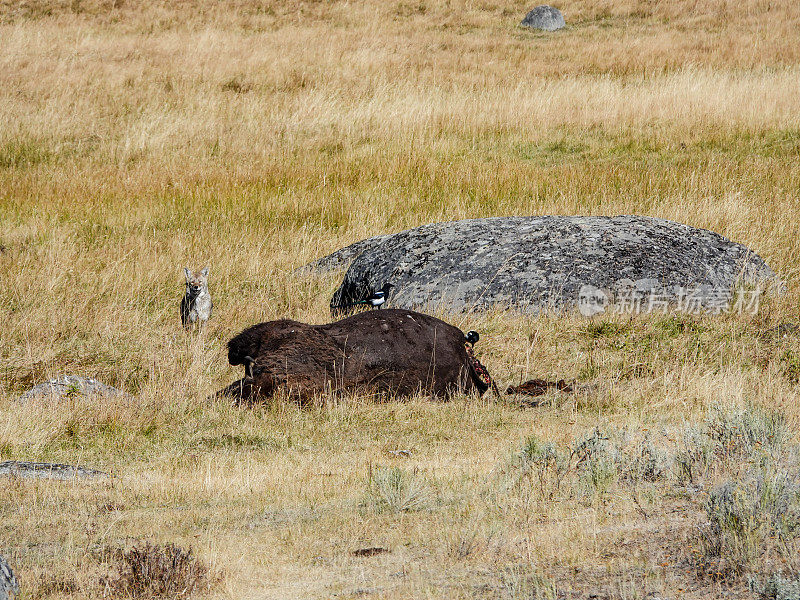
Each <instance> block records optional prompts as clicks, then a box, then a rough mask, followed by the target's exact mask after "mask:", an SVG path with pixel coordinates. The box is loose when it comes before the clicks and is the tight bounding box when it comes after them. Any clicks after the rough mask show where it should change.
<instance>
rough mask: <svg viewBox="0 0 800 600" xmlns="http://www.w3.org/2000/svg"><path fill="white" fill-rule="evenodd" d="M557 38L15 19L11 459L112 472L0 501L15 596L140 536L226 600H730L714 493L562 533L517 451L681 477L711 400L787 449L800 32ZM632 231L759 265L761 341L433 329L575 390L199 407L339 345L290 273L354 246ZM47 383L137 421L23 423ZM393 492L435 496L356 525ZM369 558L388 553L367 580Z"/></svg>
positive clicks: (6, 450) (80, 0) (459, 318)
mask: <svg viewBox="0 0 800 600" xmlns="http://www.w3.org/2000/svg"><path fill="white" fill-rule="evenodd" d="M559 7H560V8H561V9H562V10H563V12H564V14H565V15H566V18H567V21H568V23H569V27H568V28H567V29H566V30H564V31H562V32H558V33H555V34H552V35H545V34H539V33H534V32H529V31H523V30H521V29H519V28H517V26H516V25H517V23H518V22H519V21H520V20H521V18H522V17H523V16H524V13H525V11H526V10H527V9H528V8H530V7H529V6H528V5H526V4H524V3H522V2H519V1H516V0H514V1H513V2H509V3H506V4H502V3H496V2H492V1H490V0H484V1H474V2H473V1H438V0H437V1H431V2H428V1H424V0H420V1H408V0H403V1H400V2H378V1H376V0H363V1H356V2H353V1H347V2H338V1H307V2H299V1H288V2H284V1H281V2H277V1H275V2H269V1H265V2H256V1H253V0H240V1H231V2H226V3H220V2H216V1H201V0H198V1H185V2H169V3H167V2H164V3H151V2H137V1H132V0H114V1H113V2H111V1H102V2H101V1H94V0H71V1H69V2H65V1H64V2H62V1H43V0H29V1H27V2H19V1H16V0H0V249H1V250H0V380H1V381H2V384H0V459H2V460H8V459H20V460H23V459H29V460H53V461H63V462H69V463H81V464H85V465H88V466H91V467H95V468H100V469H105V470H110V471H113V472H114V474H115V475H116V477H115V479H113V480H112V481H111V482H108V483H102V482H101V483H92V484H83V483H78V482H76V483H74V484H53V483H44V482H40V483H26V482H22V481H16V480H3V481H0V497H2V501H0V517H1V520H0V522H1V523H2V526H1V527H2V529H0V531H1V532H2V533H0V554H4V555H6V556H8V557H9V558H11V559H12V564H13V565H14V566H15V567H16V569H17V570H18V571H19V574H20V579H21V582H22V585H23V589H24V590H26V591H25V594H26V596H25V597H26V598H45V597H47V598H59V597H70V598H93V597H98V594H100V593H101V591H99V590H100V588H99V587H98V585H99V584H98V582H99V579H100V577H102V576H104V571H103V569H104V568H105V567H104V565H103V563H102V561H99V560H98V559H97V555H98V552H100V551H101V550H102V549H103V548H105V547H107V546H113V547H120V546H124V545H125V544H127V543H129V542H131V541H132V540H149V541H152V542H155V543H167V542H174V543H176V544H178V545H180V546H182V547H184V548H186V547H190V546H191V547H193V548H194V549H195V551H196V553H197V554H198V555H199V556H200V557H201V558H202V560H203V561H204V562H205V563H206V564H207V565H208V566H209V568H210V571H211V572H212V573H213V574H214V576H215V577H216V576H219V583H217V584H215V587H214V588H213V591H212V592H211V593H212V595H213V596H214V597H219V598H327V597H332V596H333V595H334V594H338V597H343V598H349V597H356V596H358V597H375V598H475V597H485V598H527V597H533V594H534V593H537V592H536V590H538V593H539V594H540V595H544V597H547V595H546V594H547V593H548V590H552V589H553V588H555V589H557V590H558V591H559V593H561V594H566V595H567V596H568V597H575V598H585V597H588V596H589V594H591V593H597V594H599V595H600V597H603V595H607V596H608V597H610V598H615V599H616V598H626V599H627V598H642V597H643V596H644V595H645V594H646V593H647V592H650V591H657V592H662V593H663V595H665V596H667V597H687V598H701V597H702V598H705V597H718V596H719V594H720V593H721V592H722V590H723V589H725V590H726V591H727V592H728V593H731V594H733V595H734V596H736V595H739V596H741V595H744V594H745V591H744V589H745V588H744V583H743V580H736V579H732V580H730V581H723V582H717V581H715V580H714V579H713V578H708V577H706V578H702V577H700V578H699V577H697V575H696V574H695V573H693V572H692V569H691V568H690V565H689V562H687V560H688V559H687V554H686V548H685V545H684V540H685V539H688V538H687V536H689V535H690V531H691V529H692V527H693V526H694V525H696V523H698V522H699V521H700V520H702V515H701V514H700V512H701V511H700V506H701V504H702V500H703V498H704V493H705V492H706V491H707V490H708V487H706V488H704V491H701V492H699V493H697V494H696V495H694V496H691V495H689V496H688V497H687V495H680V494H677V493H676V492H675V488H674V487H670V486H669V485H667V484H664V483H660V484H654V485H652V486H650V487H646V489H644V490H643V491H642V492H641V496H640V497H638V496H637V497H634V495H633V494H631V493H630V490H628V489H627V488H625V487H624V486H615V487H613V488H612V489H611V490H609V491H606V492H602V493H599V492H598V493H596V494H594V495H590V496H574V495H570V494H563V495H562V496H560V497H558V498H557V501H555V502H548V501H544V500H543V499H542V498H540V497H538V496H537V494H536V493H535V489H534V487H532V486H521V487H516V488H511V489H509V488H508V486H507V477H506V475H505V474H504V473H505V469H506V465H507V464H508V462H509V460H511V458H512V456H514V455H515V454H516V453H518V452H519V451H520V449H521V447H522V445H523V442H524V440H525V438H526V437H528V436H530V435H532V434H535V435H537V436H539V437H540V438H542V439H545V440H552V441H554V442H558V443H562V444H569V443H572V442H573V441H574V440H576V439H580V438H581V437H582V436H584V435H585V434H586V432H589V431H591V430H593V429H594V428H595V427H596V426H598V425H599V426H601V427H603V428H607V429H621V428H628V429H629V430H630V431H632V432H637V433H636V435H641V434H642V431H643V430H644V429H646V430H648V431H650V432H652V434H653V436H654V438H655V440H656V442H657V444H658V445H659V446H660V447H663V448H666V449H669V448H672V447H674V444H675V441H674V440H675V439H676V435H677V433H676V432H677V431H678V430H679V429H680V427H681V426H682V425H683V423H684V422H686V421H689V422H697V421H700V420H702V418H703V417H704V415H706V413H707V412H708V410H709V408H710V407H711V406H713V405H715V404H721V405H725V406H728V405H737V406H741V405H747V404H753V405H757V406H766V407H769V408H773V409H779V410H782V411H784V412H785V413H786V414H787V418H788V419H789V422H790V424H791V425H792V427H793V428H794V430H795V431H796V428H797V425H798V423H799V422H800V421H799V419H800V409H798V408H797V407H798V400H800V398H799V397H798V389H797V373H798V372H800V358H798V357H800V347H799V346H798V342H797V340H796V339H794V338H793V339H788V340H784V341H781V342H768V341H764V340H763V339H762V338H760V337H759V333H760V332H761V331H763V330H764V329H765V328H767V327H769V326H772V325H774V324H776V323H778V322H781V321H784V320H797V318H798V315H797V300H798V287H797V275H798V270H797V256H798V255H800V241H798V240H800V236H798V229H797V225H796V224H797V223H798V222H800V198H799V197H798V194H800V166H798V165H800V161H798V159H799V158H800V77H799V76H800V46H798V44H797V43H796V40H797V39H798V34H799V33H800V5H798V4H797V3H794V2H789V1H783V2H775V1H774V0H773V1H771V2H767V1H766V0H745V1H742V2H735V3H734V2H725V1H723V0H699V1H695V0H693V1H688V0H666V1H663V2H647V1H644V0H642V1H634V0H630V1H626V2H611V1H605V0H580V1H578V0H575V1H565V2H563V3H562V4H561V5H560V6H559ZM621 213H638V214H648V215H653V216H658V217H664V218H670V219H674V220H678V221H681V222H684V223H688V224H691V225H695V226H700V227H707V228H710V229H713V230H715V231H718V232H720V233H722V234H724V235H726V236H728V237H730V238H731V239H733V240H735V241H738V242H742V243H746V244H748V245H749V246H751V247H752V248H754V249H755V250H756V251H757V252H759V253H760V254H761V255H762V256H763V257H764V258H765V259H766V260H767V261H768V262H769V263H770V265H771V266H772V267H773V268H774V269H775V270H776V271H778V272H779V273H780V275H781V276H782V277H784V279H785V280H786V281H787V285H788V290H789V291H788V294H787V295H786V297H785V298H783V299H778V300H774V301H772V302H771V303H770V304H769V305H768V306H766V307H763V310H762V311H761V312H760V314H759V315H757V316H755V317H752V316H729V317H725V318H721V319H716V320H713V319H706V318H702V319H698V320H694V319H689V320H688V321H686V322H684V321H681V320H678V321H676V320H671V319H665V318H661V317H652V318H641V319H636V320H635V321H633V322H632V323H628V322H627V320H624V319H617V320H615V321H614V323H616V324H617V325H619V327H618V328H607V329H606V330H601V331H600V332H598V331H597V330H596V329H593V328H592V326H590V325H587V322H586V321H584V320H582V319H579V318H577V317H575V316H567V317H563V318H561V317H558V316H548V317H542V318H539V319H533V318H528V317H520V316H518V315H508V314H503V313H496V314H486V315H479V316H470V317H466V316H463V315H445V317H446V318H447V319H448V320H450V321H451V322H453V323H455V324H457V325H459V326H461V327H462V328H464V329H477V330H479V331H481V335H482V341H481V342H480V343H479V345H478V350H479V355H480V357H481V359H482V360H484V362H485V363H486V364H487V365H488V367H489V368H490V370H491V371H492V373H493V374H495V375H496V376H497V378H498V379H499V380H500V381H501V382H503V383H504V384H509V383H516V382H518V381H520V380H524V379H527V378H529V377H547V378H551V379H552V378H562V377H563V378H566V379H578V380H580V381H583V382H586V383H588V384H590V386H591V387H590V389H589V390H588V391H586V392H584V393H582V394H580V395H578V396H577V397H574V398H561V399H555V401H554V402H553V403H552V405H548V406H544V407H541V408H539V409H536V410H519V409H517V408H515V407H514V406H513V405H512V404H509V403H507V402H505V401H501V400H496V399H491V398H487V399H483V400H476V399H466V398H461V399H457V400H455V401H453V402H451V403H447V404H442V403H436V404H432V403H429V402H427V401H425V400H424V399H417V400H415V401H412V402H408V403H389V404H381V405H375V404H373V403H371V402H369V401H367V400H365V399H362V398H351V399H346V400H337V401H333V400H329V401H328V402H323V403H322V404H321V405H320V406H316V407H312V408H309V409H305V410H301V409H300V408H298V407H296V406H294V405H293V404H291V403H286V402H282V401H280V400H276V401H275V402H273V403H271V404H269V405H268V406H264V407H257V408H254V409H239V408H233V407H230V406H228V405H226V404H225V403H223V402H218V401H210V400H207V399H206V398H207V396H208V394H209V393H210V392H212V391H214V390H215V389H217V388H219V387H222V386H223V385H225V384H227V383H228V382H230V381H231V380H233V379H234V378H235V377H237V376H238V372H237V371H236V370H234V369H232V368H230V367H229V366H228V365H227V364H226V360H225V352H224V344H225V342H226V341H227V339H228V338H229V337H231V335H233V334H234V333H236V332H238V331H239V330H240V329H242V328H243V327H245V326H247V325H250V324H253V323H255V322H258V321H261V320H266V319H273V318H279V317H291V318H298V319H303V320H308V321H312V322H323V321H325V320H327V319H328V318H329V316H328V311H327V306H328V301H329V298H330V295H331V293H332V291H333V290H334V289H335V287H336V285H337V279H336V275H330V276H325V277H315V276H308V275H302V276H301V275H298V274H297V273H296V272H295V269H296V268H297V267H299V266H301V265H303V264H304V263H306V262H308V261H310V260H312V259H314V258H317V257H319V256H322V255H323V254H325V253H327V252H329V251H332V250H334V249H336V248H338V247H340V246H342V245H344V244H347V243H350V242H352V241H355V240H358V239H361V238H363V237H366V236H369V235H373V234H378V233H384V232H388V231H397V230H401V229H404V228H407V227H412V226H415V225H419V224H422V223H427V222H431V221H435V220H450V219H458V218H467V217H476V216H489V215H508V214H621ZM203 264H210V266H211V292H212V295H213V297H214V300H215V312H214V316H213V318H212V321H211V322H210V323H209V327H208V328H207V330H206V331H205V333H204V334H203V335H202V336H199V337H193V336H189V335H186V334H185V333H184V332H183V331H182V330H181V329H180V324H179V319H178V313H177V310H178V302H179V299H180V296H181V294H182V285H181V269H182V267H183V266H184V265H188V266H190V267H195V268H199V267H200V266H201V265H203ZM62 373H76V374H81V375H86V376H96V377H98V378H100V379H101V380H103V381H105V382H107V383H109V384H114V385H117V386H120V387H124V388H125V389H126V390H128V391H130V392H132V393H135V394H136V395H137V397H138V400H137V401H136V402H135V403H126V402H124V401H122V400H118V401H106V402H97V401H89V400H82V399H71V400H68V401H64V402H59V403H48V402H32V403H29V404H26V405H20V404H17V403H15V402H14V401H13V399H14V398H15V397H16V395H17V394H19V393H20V392H22V391H23V390H24V389H26V388H27V387H29V386H30V385H31V384H32V383H34V382H38V381H41V380H43V379H45V378H48V377H52V376H55V375H57V374H62ZM395 450H409V451H410V456H408V457H405V456H401V455H397V454H392V453H391V451H395ZM391 466H394V467H399V468H402V469H404V470H405V471H404V472H406V473H409V474H412V475H413V474H414V473H416V477H418V478H419V479H420V481H421V482H422V483H420V486H421V489H424V494H425V505H424V509H423V510H418V511H409V512H399V513H395V512H392V511H380V510H377V509H375V507H373V506H371V505H370V503H369V502H368V501H367V500H368V499H369V498H370V493H369V489H370V488H369V485H370V474H374V473H375V472H377V470H378V469H379V468H380V467H391ZM709 485H710V484H709ZM645 515H646V516H645ZM370 546H380V547H385V548H387V549H388V550H389V552H388V553H384V554H380V555H377V556H374V557H370V558H360V557H355V556H352V555H351V551H352V550H355V549H358V548H364V547H370ZM687 565H689V566H687ZM59 582H60V583H59ZM727 586H732V587H727Z"/></svg>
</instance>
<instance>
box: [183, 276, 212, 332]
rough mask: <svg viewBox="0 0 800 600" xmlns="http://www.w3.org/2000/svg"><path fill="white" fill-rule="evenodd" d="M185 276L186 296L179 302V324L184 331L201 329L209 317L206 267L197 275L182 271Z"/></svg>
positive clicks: (209, 307)
mask: <svg viewBox="0 0 800 600" xmlns="http://www.w3.org/2000/svg"><path fill="white" fill-rule="evenodd" d="M183 272H184V274H185V275H186V295H185V296H184V297H183V300H181V323H183V326H184V327H185V328H186V329H190V328H191V327H193V326H200V327H202V326H203V325H204V324H205V322H206V321H208V319H209V317H210V316H211V308H212V303H211V294H209V293H208V267H204V268H203V269H202V270H201V271H198V272H197V273H192V272H191V271H190V270H189V269H187V268H184V269H183Z"/></svg>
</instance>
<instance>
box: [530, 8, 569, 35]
mask: <svg viewBox="0 0 800 600" xmlns="http://www.w3.org/2000/svg"><path fill="white" fill-rule="evenodd" d="M520 25H522V26H523V27H530V28H531V29H541V30H543V31H556V30H557V29H562V28H563V27H564V26H565V25H566V23H564V16H563V15H562V14H561V11H560V10H558V9H557V8H553V7H552V6H547V5H542V6H537V7H536V8H534V9H533V10H532V11H530V12H529V13H528V14H527V15H525V18H524V19H522V23H520Z"/></svg>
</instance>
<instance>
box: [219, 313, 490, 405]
mask: <svg viewBox="0 0 800 600" xmlns="http://www.w3.org/2000/svg"><path fill="white" fill-rule="evenodd" d="M228 361H229V362H230V363H231V364H232V365H245V370H246V376H245V378H244V379H242V380H240V381H237V382H235V383H233V384H231V385H230V386H228V387H227V388H225V390H222V392H221V393H223V394H226V395H229V396H233V397H238V398H242V399H252V398H255V397H257V396H259V395H260V396H271V395H272V394H273V393H274V392H275V391H276V390H277V388H278V387H285V388H286V389H288V390H289V391H290V392H291V393H292V394H293V395H296V396H297V397H299V398H301V399H306V398H309V397H311V396H313V395H315V394H319V393H323V392H326V391H329V390H330V391H342V390H356V391H364V392H375V393H379V394H387V395H390V396H411V395H414V394H416V393H419V392H422V393H425V394H429V395H431V396H435V397H441V398H447V397H448V396H450V395H451V394H452V393H457V392H465V393H472V392H476V391H477V392H478V393H479V394H481V393H483V392H484V391H485V389H486V386H485V385H483V384H482V382H480V380H478V379H477V377H476V376H475V374H474V373H473V372H472V368H471V366H470V362H469V359H468V357H467V352H466V350H465V348H464V334H463V333H462V332H461V330H460V329H458V328H456V327H453V326H452V325H449V324H447V323H445V322H444V321H441V320H439V319H436V318H434V317H431V316H428V315H424V314H421V313H417V312H414V311H410V310H399V309H387V310H380V311H368V312H364V313H360V314H357V315H354V316H352V317H348V318H346V319H343V320H341V321H337V322H335V323H328V324H326V325H308V324H306V323H300V322H298V321H290V320H280V321H270V322H267V323H261V324H259V325H254V326H253V327H250V328H248V329H245V330H244V331H243V332H242V333H240V334H239V335H237V336H236V337H234V338H233V339H231V341H230V342H228Z"/></svg>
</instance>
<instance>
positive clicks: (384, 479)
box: [367, 466, 430, 512]
mask: <svg viewBox="0 0 800 600" xmlns="http://www.w3.org/2000/svg"><path fill="white" fill-rule="evenodd" d="M429 500H430V493H429V488H428V485H427V484H426V482H425V481H424V480H423V479H422V477H420V476H419V475H418V474H417V473H415V472H409V471H406V470H404V469H401V468H399V467H380V466H379V467H376V468H374V469H371V470H370V474H369V477H368V480H367V504H368V505H370V506H372V508H373V509H374V510H375V511H376V512H411V511H417V510H423V509H425V508H426V507H427V506H428V504H429Z"/></svg>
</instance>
